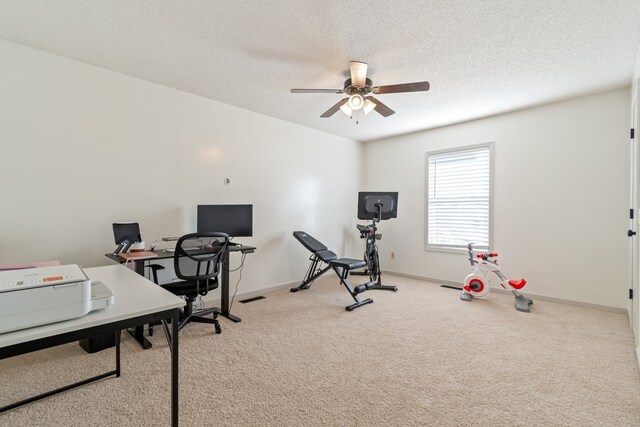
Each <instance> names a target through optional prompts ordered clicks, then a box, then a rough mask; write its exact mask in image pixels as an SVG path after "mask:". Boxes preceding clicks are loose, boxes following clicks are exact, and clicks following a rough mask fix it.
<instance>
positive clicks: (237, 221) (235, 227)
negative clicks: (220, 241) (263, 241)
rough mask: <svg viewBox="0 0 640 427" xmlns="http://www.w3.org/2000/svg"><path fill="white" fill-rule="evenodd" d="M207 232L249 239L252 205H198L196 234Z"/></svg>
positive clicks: (251, 226)
mask: <svg viewBox="0 0 640 427" xmlns="http://www.w3.org/2000/svg"><path fill="white" fill-rule="evenodd" d="M208 231H218V232H222V233H227V234H228V235H229V237H251V236H252V235H253V205H198V233H202V232H208Z"/></svg>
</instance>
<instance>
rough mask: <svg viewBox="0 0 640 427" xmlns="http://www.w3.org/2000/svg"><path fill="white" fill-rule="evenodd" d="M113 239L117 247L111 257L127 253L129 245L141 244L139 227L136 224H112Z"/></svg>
mask: <svg viewBox="0 0 640 427" xmlns="http://www.w3.org/2000/svg"><path fill="white" fill-rule="evenodd" d="M113 238H114V240H115V242H116V245H118V247H117V248H116V250H115V251H113V255H117V254H119V253H120V252H127V251H128V250H129V248H130V247H131V245H133V244H134V243H139V242H142V236H141V235H140V226H139V225H138V223H137V222H115V223H113Z"/></svg>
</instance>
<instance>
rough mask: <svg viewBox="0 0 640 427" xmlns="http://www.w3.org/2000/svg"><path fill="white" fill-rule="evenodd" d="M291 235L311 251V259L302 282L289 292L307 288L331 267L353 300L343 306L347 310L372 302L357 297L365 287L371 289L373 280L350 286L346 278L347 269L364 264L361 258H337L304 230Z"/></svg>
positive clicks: (356, 267)
mask: <svg viewBox="0 0 640 427" xmlns="http://www.w3.org/2000/svg"><path fill="white" fill-rule="evenodd" d="M293 237H295V238H296V239H297V240H298V241H299V242H300V243H302V246H304V247H305V248H307V249H308V250H309V251H310V252H311V256H310V257H309V260H311V265H309V268H308V269H307V273H306V274H305V276H304V279H303V280H302V283H301V284H300V285H299V286H297V287H295V288H291V292H298V291H301V290H303V289H309V288H310V287H311V284H312V283H313V282H314V280H316V279H317V278H318V277H320V276H322V275H323V274H324V273H325V272H326V271H327V270H329V269H330V268H332V269H333V271H335V272H336V274H337V275H338V277H339V278H340V283H342V285H344V287H345V288H346V289H347V291H348V292H349V294H350V295H351V297H352V298H353V299H354V301H355V303H354V304H351V305H349V306H347V307H346V308H345V309H346V310H347V311H353V310H354V309H356V308H358V307H360V306H363V305H365V304H371V303H372V302H373V300H372V299H371V298H367V299H365V300H360V298H359V297H358V294H361V293H362V292H364V291H366V290H367V289H371V288H372V287H373V286H374V285H375V284H374V283H373V282H368V283H365V284H363V285H358V286H356V287H355V288H352V287H351V284H350V283H349V281H348V280H347V276H348V275H349V271H351V270H355V269H358V268H362V267H364V266H365V265H366V263H365V262H364V261H363V260H361V259H353V258H338V256H337V255H336V254H335V253H334V252H332V251H330V250H329V249H327V247H326V246H325V245H323V244H322V243H321V242H319V241H318V240H316V239H314V238H313V237H311V236H310V235H308V234H307V233H305V232H304V231H294V232H293Z"/></svg>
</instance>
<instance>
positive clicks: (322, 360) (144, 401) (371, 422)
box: [0, 276, 640, 426]
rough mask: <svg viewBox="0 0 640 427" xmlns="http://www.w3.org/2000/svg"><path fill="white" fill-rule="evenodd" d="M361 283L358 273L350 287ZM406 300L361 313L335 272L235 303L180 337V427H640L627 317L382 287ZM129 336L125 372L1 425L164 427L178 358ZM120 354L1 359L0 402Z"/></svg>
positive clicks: (160, 345)
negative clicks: (216, 319)
mask: <svg viewBox="0 0 640 427" xmlns="http://www.w3.org/2000/svg"><path fill="white" fill-rule="evenodd" d="M353 280H354V282H360V281H361V280H362V278H353ZM385 282H386V283H390V284H395V285H397V286H398V287H399V291H398V292H397V293H391V292H384V291H369V292H367V293H366V294H365V295H366V296H367V297H372V298H373V299H374V303H373V304H370V305H367V306H364V307H362V308H359V309H357V310H355V311H354V312H346V311H345V310H344V307H345V306H346V305H347V304H350V303H351V302H352V300H351V297H350V296H349V295H348V294H347V293H346V291H345V290H344V288H342V287H341V286H340V285H339V283H338V282H337V279H335V278H334V277H330V276H327V277H326V278H323V279H321V280H318V281H316V283H314V284H313V286H312V287H311V289H309V290H305V291H301V292H298V293H290V292H288V290H280V291H276V292H273V293H270V294H268V295H267V298H266V299H264V300H259V301H255V302H251V303H248V304H239V303H238V302H237V301H236V303H235V304H234V306H233V313H234V314H236V315H238V316H240V317H241V318H242V322H241V323H238V324H234V323H232V322H230V321H228V320H226V319H222V320H221V323H222V328H223V332H222V334H221V335H216V334H215V333H214V331H213V326H212V325H205V324H191V325H188V326H187V327H186V328H185V329H183V330H182V332H181V334H180V423H181V425H184V426H202V425H205V426H209V425H227V426H311V425H313V426H315V425H318V426H320V425H321V426H420V425H425V426H426V425H429V426H433V425H438V426H589V425H598V426H603V425H605V426H640V373H639V370H638V365H637V363H636V360H635V353H634V344H633V337H632V334H631V331H630V328H629V323H628V319H627V316H626V315H624V314H620V313H612V312H607V311H601V310H597V309H592V308H585V307H579V306H572V305H565V304H560V303H555V302H548V301H542V300H540V301H534V305H533V306H532V308H531V313H520V312H517V311H516V310H515V308H514V307H513V297H512V296H511V295H505V294H497V293H492V294H490V295H488V297H487V299H485V300H474V301H472V302H462V301H460V299H459V298H458V292H457V291H455V290H451V289H446V288H441V287H439V286H438V285H436V284H431V283H427V282H422V281H419V280H413V279H408V278H401V277H393V276H385ZM151 341H152V342H153V348H152V349H150V350H144V351H143V350H141V349H140V347H139V346H138V345H137V344H136V343H135V342H134V341H133V339H132V338H131V337H129V336H128V335H127V334H123V343H122V376H121V377H120V378H117V379H114V378H110V379H105V380H102V381H99V382H97V383H94V384H90V385H87V386H84V387H81V388H79V389H76V390H72V391H69V392H66V393H63V394H61V395H59V396H55V397H51V398H48V399H45V400H43V401H40V402H36V403H33V404H30V405H27V406H25V407H22V408H19V409H15V410H12V411H9V412H7V413H5V414H1V415H0V425H2V426H26V425H29V426H36V425H37V426H75V425H77V426H86V425H105V426H146V425H148V426H159V425H169V420H170V410H169V402H170V392H169V385H170V380H169V372H170V371H169V360H170V358H169V350H168V346H167V343H166V340H165V337H164V334H163V333H162V332H161V330H160V329H159V328H157V333H156V334H154V336H153V337H151ZM114 358H115V356H114V351H113V349H109V350H105V351H101V352H99V353H95V354H93V355H88V354H86V353H85V352H84V351H83V350H82V349H81V348H80V347H79V346H78V345H77V344H69V345H65V346H60V347H58V348H53V349H49V350H45V351H41V352H36V353H33V354H29V355H24V356H20V357H16V358H13V359H9V360H4V361H1V362H0V381H1V382H0V384H1V385H0V387H1V395H0V404H6V403H9V402H11V401H15V400H18V399H20V398H24V397H28V396H30V395H33V394H35V393H37V392H43V391H47V390H48V389H51V388H53V387H57V386H61V385H64V384H66V383H69V382H71V381H77V380H80V379H83V378H85V377H87V376H90V375H94V374H97V373H100V372H102V371H106V370H108V369H111V368H112V366H113V365H114Z"/></svg>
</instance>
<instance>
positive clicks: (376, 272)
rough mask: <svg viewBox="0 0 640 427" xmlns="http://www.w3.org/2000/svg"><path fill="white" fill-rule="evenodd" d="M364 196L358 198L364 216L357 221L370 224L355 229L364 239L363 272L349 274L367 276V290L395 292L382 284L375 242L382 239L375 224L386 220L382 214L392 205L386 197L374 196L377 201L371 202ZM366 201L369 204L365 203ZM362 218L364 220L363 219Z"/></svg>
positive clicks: (392, 288)
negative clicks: (365, 221)
mask: <svg viewBox="0 0 640 427" xmlns="http://www.w3.org/2000/svg"><path fill="white" fill-rule="evenodd" d="M361 194H362V193H361ZM364 194H365V196H360V198H361V199H362V200H364V202H362V201H360V204H363V205H364V206H363V210H364V212H365V214H364V215H358V217H359V219H365V218H367V219H370V220H371V224H368V225H361V224H357V225H356V227H357V228H358V231H359V232H360V238H361V239H365V249H364V262H365V263H366V266H365V270H364V271H352V272H351V273H350V274H352V275H362V276H369V280H370V282H369V283H368V284H367V290H370V289H378V290H384V291H393V292H397V291H398V287H397V286H389V285H383V284H382V271H381V270H380V255H379V254H378V242H377V241H378V240H380V239H382V234H378V232H377V231H378V228H377V223H378V222H380V221H381V220H383V219H388V218H384V217H383V213H387V212H389V211H390V209H389V206H393V205H394V204H393V202H392V201H391V200H390V199H389V198H388V196H382V197H380V196H379V195H377V194H376V197H377V200H373V199H372V198H371V197H370V198H366V195H367V193H364ZM383 194H384V193H383ZM396 197H397V196H396ZM367 201H368V202H369V203H367ZM396 203H397V202H396ZM363 216H364V217H365V218H363Z"/></svg>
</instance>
